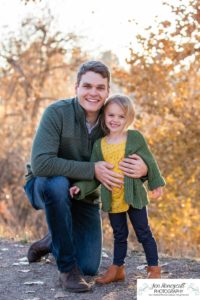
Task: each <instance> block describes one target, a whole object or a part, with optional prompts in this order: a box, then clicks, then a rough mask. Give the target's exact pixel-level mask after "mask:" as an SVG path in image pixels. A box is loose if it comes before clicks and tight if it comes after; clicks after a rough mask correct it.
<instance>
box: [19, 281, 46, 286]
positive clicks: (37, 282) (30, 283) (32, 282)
mask: <svg viewBox="0 0 200 300" xmlns="http://www.w3.org/2000/svg"><path fill="white" fill-rule="evenodd" d="M24 284H25V285H34V284H38V285H42V284H44V282H43V281H26V282H24Z"/></svg>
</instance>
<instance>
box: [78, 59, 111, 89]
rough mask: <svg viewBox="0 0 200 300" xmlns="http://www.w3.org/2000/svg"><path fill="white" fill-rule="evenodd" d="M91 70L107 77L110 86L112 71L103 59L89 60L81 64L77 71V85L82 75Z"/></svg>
mask: <svg viewBox="0 0 200 300" xmlns="http://www.w3.org/2000/svg"><path fill="white" fill-rule="evenodd" d="M90 71H91V72H95V73H97V74H100V75H101V76H102V77H103V78H107V80H108V87H109V86H110V71H109V69H108V67H107V66H106V65H105V64H104V63H102V62H101V61H95V60H91V61H88V62H86V63H84V64H82V65H81V66H80V68H79V70H78V73H77V81H76V83H77V85H79V83H80V81H81V77H82V75H84V74H85V73H87V72H90Z"/></svg>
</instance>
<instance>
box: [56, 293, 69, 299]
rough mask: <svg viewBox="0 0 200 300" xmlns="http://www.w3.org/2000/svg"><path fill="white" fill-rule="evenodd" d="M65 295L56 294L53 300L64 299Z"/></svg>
mask: <svg viewBox="0 0 200 300" xmlns="http://www.w3.org/2000/svg"><path fill="white" fill-rule="evenodd" d="M66 296H67V295H66V294H65V293H63V292H58V293H57V294H56V295H55V297H54V298H55V299H59V298H65V297H66Z"/></svg>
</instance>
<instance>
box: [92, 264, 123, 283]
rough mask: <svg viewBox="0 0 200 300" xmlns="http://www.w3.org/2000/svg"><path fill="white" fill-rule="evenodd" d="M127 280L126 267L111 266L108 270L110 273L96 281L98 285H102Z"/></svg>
mask: <svg viewBox="0 0 200 300" xmlns="http://www.w3.org/2000/svg"><path fill="white" fill-rule="evenodd" d="M123 280H125V269H124V266H120V267H119V266H116V265H111V266H110V267H109V268H108V271H107V272H106V273H105V274H104V275H102V276H100V277H98V278H96V279H95V282H96V283H100V284H106V283H110V282H115V281H123Z"/></svg>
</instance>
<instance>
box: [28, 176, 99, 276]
mask: <svg viewBox="0 0 200 300" xmlns="http://www.w3.org/2000/svg"><path fill="white" fill-rule="evenodd" d="M69 187H70V182H69V180H68V179H67V178H66V177H64V176H54V177H35V178H33V179H31V180H30V181H28V182H27V184H26V185H25V187H24V189H25V191H26V194H27V196H28V199H29V201H30V202H31V204H32V206H33V207H34V208H35V209H45V212H46V219H47V224H48V227H49V231H50V233H51V236H52V253H53V255H54V257H55V259H56V262H57V266H58V269H59V271H60V272H69V271H70V270H71V269H72V268H73V266H74V265H75V264H77V265H78V266H79V268H80V269H81V270H82V272H83V274H87V275H95V274H96V273H97V271H98V268H99V265H100V261H101V251H102V227H101V216H100V210H99V205H98V204H88V203H84V202H81V201H78V200H73V199H71V198H70V195H69Z"/></svg>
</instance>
